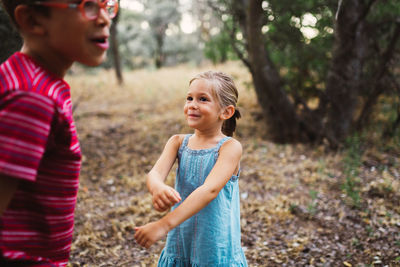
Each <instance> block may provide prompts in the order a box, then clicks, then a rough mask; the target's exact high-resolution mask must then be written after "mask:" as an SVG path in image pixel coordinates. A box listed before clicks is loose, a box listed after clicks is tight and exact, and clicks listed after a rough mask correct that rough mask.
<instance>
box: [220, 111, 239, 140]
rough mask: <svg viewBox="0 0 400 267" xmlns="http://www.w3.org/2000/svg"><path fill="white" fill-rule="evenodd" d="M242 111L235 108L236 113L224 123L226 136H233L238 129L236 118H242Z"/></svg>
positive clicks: (223, 128)
mask: <svg viewBox="0 0 400 267" xmlns="http://www.w3.org/2000/svg"><path fill="white" fill-rule="evenodd" d="M240 117H241V115H240V111H239V110H238V109H237V108H235V113H234V114H233V115H232V117H230V118H229V119H227V120H226V121H224V123H223V124H222V133H223V134H225V135H226V136H233V132H234V131H235V130H236V120H238V119H240Z"/></svg>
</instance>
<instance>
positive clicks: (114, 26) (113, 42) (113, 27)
mask: <svg viewBox="0 0 400 267" xmlns="http://www.w3.org/2000/svg"><path fill="white" fill-rule="evenodd" d="M120 13H121V10H119V12H118V14H117V16H116V17H115V18H114V19H113V23H112V24H111V29H110V31H111V47H112V51H111V52H112V55H113V60H114V68H115V75H116V76H117V80H118V84H122V83H123V82H124V79H123V77H122V70H121V57H120V54H119V46H118V38H117V37H118V30H117V26H118V21H119V16H120Z"/></svg>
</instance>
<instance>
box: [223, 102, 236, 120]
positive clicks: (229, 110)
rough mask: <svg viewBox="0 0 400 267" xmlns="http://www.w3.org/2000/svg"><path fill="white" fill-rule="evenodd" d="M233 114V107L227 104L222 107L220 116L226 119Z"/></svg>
mask: <svg viewBox="0 0 400 267" xmlns="http://www.w3.org/2000/svg"><path fill="white" fill-rule="evenodd" d="M233 114H235V107H234V106H233V105H229V106H226V107H224V110H223V111H222V113H221V115H220V118H221V119H222V120H228V119H230V118H231V117H232V116H233Z"/></svg>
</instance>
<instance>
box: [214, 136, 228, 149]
mask: <svg viewBox="0 0 400 267" xmlns="http://www.w3.org/2000/svg"><path fill="white" fill-rule="evenodd" d="M229 139H231V137H230V136H225V137H224V138H222V139H221V140H219V142H218V144H217V146H216V149H217V151H219V149H220V148H221V146H222V145H223V144H224V143H225V142H226V141H228V140H229Z"/></svg>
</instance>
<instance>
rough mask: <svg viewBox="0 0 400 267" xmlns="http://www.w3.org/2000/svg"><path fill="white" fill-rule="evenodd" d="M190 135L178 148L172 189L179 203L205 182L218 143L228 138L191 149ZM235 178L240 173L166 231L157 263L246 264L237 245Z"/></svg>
mask: <svg viewBox="0 0 400 267" xmlns="http://www.w3.org/2000/svg"><path fill="white" fill-rule="evenodd" d="M190 136H191V135H186V136H185V138H184V141H183V143H182V145H181V147H180V148H179V151H178V163H179V164H178V170H177V174H176V181H175V189H176V190H177V191H178V192H179V194H180V195H181V197H182V201H181V202H183V201H184V200H185V199H186V198H187V197H188V196H189V195H190V194H191V193H192V192H193V191H194V190H195V189H196V188H198V187H199V186H201V185H202V184H203V183H204V181H205V179H206V178H207V176H208V174H209V173H210V171H211V169H212V168H213V167H214V165H215V163H216V161H217V158H218V152H219V149H220V147H221V145H222V144H223V143H224V142H225V141H227V140H229V138H230V137H225V138H223V139H222V140H221V141H220V142H219V143H218V145H217V146H215V147H213V148H209V149H201V150H192V149H190V148H188V146H187V144H188V140H189V137H190ZM238 178H239V173H238V175H233V176H232V177H231V179H230V180H229V181H228V183H227V184H226V185H225V187H224V188H223V189H222V190H221V191H220V193H219V194H218V196H217V197H216V198H215V199H214V200H213V201H211V202H210V203H209V204H208V205H207V206H206V207H204V208H203V209H202V210H201V211H199V212H198V213H197V214H195V215H193V216H192V217H191V218H189V219H188V220H186V221H184V222H183V223H181V224H180V225H178V226H177V227H175V228H174V229H172V230H171V231H170V232H169V233H168V236H167V242H166V245H165V248H164V249H163V251H162V253H161V256H160V259H159V261H158V266H166V267H190V266H197V267H213V266H215V267H217V266H218V267H228V266H229V267H230V266H247V262H246V258H245V255H244V253H243V250H242V247H241V244H240V199H239V185H238ZM181 202H180V203H181ZM180 203H177V204H176V205H174V207H172V209H175V208H176V207H177V206H179V204H180Z"/></svg>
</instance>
